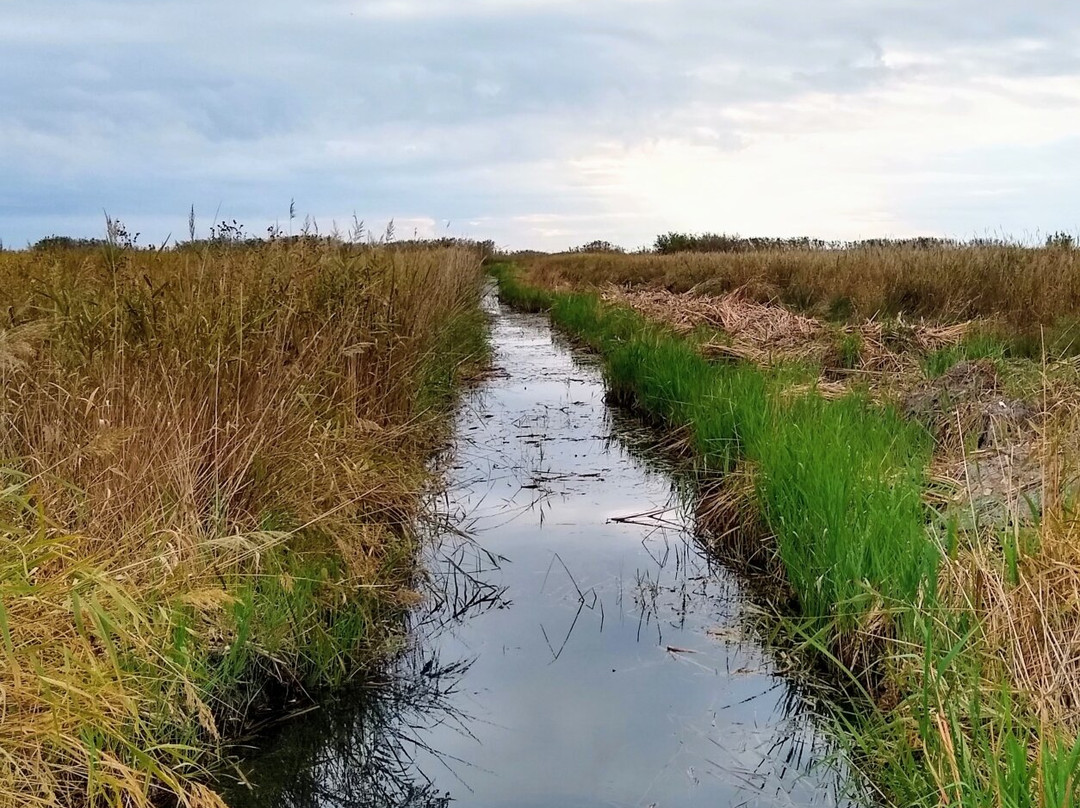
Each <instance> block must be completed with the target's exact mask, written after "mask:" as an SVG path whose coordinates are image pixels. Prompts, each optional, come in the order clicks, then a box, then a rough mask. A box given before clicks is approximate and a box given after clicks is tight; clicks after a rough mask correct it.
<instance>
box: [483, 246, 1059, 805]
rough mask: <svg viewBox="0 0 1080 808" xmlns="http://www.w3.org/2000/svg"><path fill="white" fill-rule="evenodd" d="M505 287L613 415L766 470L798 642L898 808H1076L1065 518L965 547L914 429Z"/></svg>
mask: <svg viewBox="0 0 1080 808" xmlns="http://www.w3.org/2000/svg"><path fill="white" fill-rule="evenodd" d="M497 275H498V276H499V278H500V289H501V294H502V295H503V296H504V298H505V299H507V300H508V301H509V302H511V303H515V302H517V301H518V300H524V301H525V302H526V304H527V305H529V306H531V307H536V306H540V305H546V306H547V307H548V308H549V309H550V312H551V317H552V319H553V321H554V322H555V323H556V324H557V325H559V326H560V327H561V328H563V329H565V330H567V331H569V332H570V333H571V334H573V335H575V336H576V337H578V338H580V339H582V340H583V341H585V342H586V343H587V344H589V345H590V346H591V347H592V348H593V349H595V350H598V351H599V352H601V353H602V354H603V356H604V359H605V368H606V373H607V378H608V382H609V386H610V390H611V393H612V395H613V397H615V398H616V399H617V400H618V401H620V402H622V403H624V404H627V405H630V406H632V407H634V408H636V409H638V410H639V411H640V412H642V413H644V414H645V415H647V416H648V417H650V418H653V419H655V420H657V421H659V422H660V423H661V424H663V425H665V426H667V427H668V428H670V429H672V430H675V431H677V432H679V433H680V434H684V435H686V436H688V440H689V445H690V447H691V448H692V449H693V450H694V453H695V456H696V457H697V458H698V461H699V462H700V463H701V464H702V465H703V466H704V467H705V469H706V470H708V471H719V472H732V471H734V470H736V468H739V469H743V468H746V467H749V468H752V469H753V476H752V480H753V498H754V501H755V504H756V511H757V514H756V516H755V518H759V519H761V520H762V521H763V522H764V527H765V528H766V535H769V536H771V537H772V541H773V543H774V544H773V548H774V550H775V553H776V554H777V556H778V557H779V562H780V563H779V569H780V570H781V571H782V573H783V575H784V577H785V579H786V580H785V584H786V586H789V587H790V589H791V590H792V591H793V592H794V594H795V596H796V598H797V601H798V617H797V619H795V620H794V621H793V623H792V628H791V631H792V632H794V633H795V634H796V635H797V636H799V637H801V638H802V642H803V643H804V645H805V647H806V648H808V649H809V650H811V651H812V652H813V653H814V654H815V655H817V656H819V657H820V658H822V659H825V660H828V661H829V664H830V666H831V667H832V669H833V670H834V671H835V672H838V673H840V674H841V676H842V678H843V679H844V680H845V681H848V682H849V683H854V684H856V685H857V686H856V687H855V691H857V692H859V693H861V694H862V696H863V697H864V698H865V702H864V704H863V708H864V709H863V710H861V711H859V712H858V713H857V714H855V715H852V714H851V713H850V712H849V711H838V712H837V713H836V721H835V727H836V729H837V733H838V736H839V737H840V738H841V740H842V741H843V742H844V744H845V746H846V747H847V750H848V753H849V755H850V757H851V759H852V760H853V761H854V762H855V763H856V764H857V765H858V766H859V767H860V768H862V769H863V771H865V772H866V773H868V775H869V776H870V778H871V780H872V782H873V783H874V784H875V785H876V786H877V788H878V789H880V793H881V796H882V798H883V799H884V800H886V801H888V802H890V803H891V804H895V805H898V806H926V807H927V808H930V806H955V807H956V808H976V807H978V808H990V807H991V806H995V808H1001V806H1010V807H1013V806H1014V807H1015V808H1020V806H1029V805H1030V806H1055V807H1056V808H1061V807H1062V806H1072V805H1076V804H1078V802H1080V800H1078V798H1077V789H1078V787H1080V740H1077V738H1078V733H1077V729H1080V719H1078V718H1077V713H1076V703H1077V702H1076V697H1075V692H1076V691H1075V688H1076V683H1077V682H1078V681H1080V677H1078V676H1077V675H1076V673H1075V670H1076V668H1075V665H1074V663H1073V659H1074V658H1075V648H1076V646H1075V638H1076V636H1077V635H1076V621H1075V603H1076V602H1077V600H1076V598H1077V597H1080V595H1078V592H1080V574H1078V571H1080V566H1078V563H1077V557H1076V550H1075V548H1076V547H1077V546H1080V545H1077V543H1076V540H1075V539H1076V537H1075V530H1076V525H1077V521H1076V520H1075V519H1074V518H1073V517H1072V513H1074V511H1073V509H1072V508H1071V506H1070V505H1068V504H1067V503H1063V502H1060V501H1058V502H1056V503H1048V504H1047V507H1046V508H1045V509H1044V514H1043V520H1042V521H1041V522H1040V523H1039V524H1038V525H1037V526H1036V527H1035V528H1032V529H1027V530H1026V531H1020V530H1019V529H1018V528H1017V527H1016V526H1009V527H1008V529H1006V530H1001V531H998V532H991V533H990V534H987V533H985V532H975V531H969V532H961V530H960V529H959V527H958V525H957V522H956V521H955V520H950V519H946V518H943V517H942V516H941V515H938V514H936V513H934V512H932V511H931V510H929V508H928V507H926V506H924V504H923V502H922V496H923V492H924V489H925V487H926V485H927V467H928V464H929V463H930V461H931V456H932V453H933V451H934V442H933V439H932V437H931V436H930V435H929V434H928V433H927V431H926V430H925V429H924V428H923V427H921V426H920V425H918V424H915V423H912V422H908V421H906V420H904V419H903V418H901V417H900V416H899V415H898V414H897V413H896V412H894V411H892V410H891V409H888V408H887V407H883V406H880V405H878V404H874V403H872V402H871V401H869V400H867V399H865V398H863V397H861V396H859V395H855V394H849V395H847V396H845V397H843V398H840V399H837V400H825V399H823V398H822V397H820V396H818V395H817V394H815V393H812V392H810V393H807V392H800V391H799V390H797V389H793V388H792V384H791V378H792V376H795V377H797V376H798V373H797V372H795V373H792V372H791V371H790V370H789V369H784V368H779V369H777V368H771V369H770V368H760V367H757V366H754V365H751V364H747V363H739V364H731V363H723V364H714V363H710V362H709V361H708V360H706V359H705V358H704V357H703V356H702V355H701V353H700V351H699V350H698V346H697V345H696V344H695V339H696V337H695V336H694V335H690V336H677V335H675V334H674V333H673V332H672V331H670V330H668V329H667V328H665V327H664V326H662V325H659V324H657V323H654V322H650V321H648V320H646V319H644V318H642V317H641V316H639V315H637V314H636V313H634V312H631V311H629V310H627V309H622V308H618V307H615V306H611V305H605V304H603V303H601V302H600V300H599V298H598V297H597V295H596V294H595V293H593V292H588V291H576V292H575V291H567V290H566V289H565V288H564V289H563V290H561V291H552V290H551V289H550V288H544V287H536V288H531V287H530V286H529V284H528V283H524V282H523V281H522V280H521V279H520V277H518V276H516V275H515V273H514V271H513V269H511V268H508V267H502V268H500V269H498V270H497ZM605 280H606V278H605ZM582 285H583V286H585V287H586V288H587V286H588V284H587V283H584V281H583V282H582ZM706 338H707V335H706ZM965 349H966V350H969V351H971V352H973V353H977V352H984V353H985V352H989V351H996V350H997V349H998V346H997V344H996V343H993V342H987V343H986V344H985V345H984V344H981V343H972V344H971V345H967V346H965ZM946 359H947V357H945V358H942V359H941V360H940V361H941V362H944V361H945V360H946ZM1073 434H1074V433H1073ZM1052 490H1053V489H1052V488H1048V489H1047V491H1052ZM1047 496H1050V494H1047ZM1051 542H1053V543H1055V544H1056V545H1064V547H1065V548H1066V549H1062V547H1060V546H1059V547H1058V548H1057V549H1056V550H1053V551H1052V552H1050V551H1049V547H1048V545H1049V544H1050V543H1051ZM998 545H999V546H1000V548H1002V549H1001V550H998V549H995V546H998ZM1010 547H1011V548H1012V550H1011V552H1009V551H1008V549H1007V548H1010ZM1039 547H1041V550H1042V552H1038V551H1037V550H1036V548H1039ZM1068 548H1071V549H1068ZM1066 603H1068V604H1071V605H1066Z"/></svg>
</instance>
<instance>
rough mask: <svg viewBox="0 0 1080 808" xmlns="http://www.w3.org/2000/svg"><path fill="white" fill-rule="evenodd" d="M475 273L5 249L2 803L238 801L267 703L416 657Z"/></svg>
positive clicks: (446, 260)
mask: <svg viewBox="0 0 1080 808" xmlns="http://www.w3.org/2000/svg"><path fill="white" fill-rule="evenodd" d="M480 276H481V275H480V256H479V255H478V254H475V253H473V252H470V251H468V250H465V249H443V250H437V251H431V250H425V251H404V250H398V249H395V248H393V247H391V246H383V247H374V246H355V245H350V244H344V243H337V242H333V241H329V240H316V239H294V240H290V241H288V242H284V241H283V242H279V243H276V244H265V245H229V244H223V245H213V244H203V245H201V246H191V247H187V248H178V249H174V250H171V251H165V252H158V251H144V250H134V249H122V248H120V247H119V246H118V245H116V244H108V245H106V246H104V247H103V248H95V249H66V250H56V249H45V250H38V251H33V252H19V253H11V252H4V253H0V658H2V664H0V805H12V806H14V805H20V806H22V805H27V806H40V807H41V808H57V807H59V806H96V805H113V806H125V808H127V807H129V806H130V807H134V806H152V805H163V804H179V805H186V806H193V807H197V808H208V807H209V806H220V805H222V804H223V803H221V801H220V798H219V797H217V795H216V793H215V792H214V790H213V789H212V783H211V780H210V777H211V775H212V774H213V773H216V772H221V771H222V768H223V766H224V764H225V763H226V758H227V755H226V753H225V751H224V749H225V747H224V742H225V741H226V740H227V739H228V738H230V737H233V736H235V735H236V734H237V733H238V732H240V731H242V730H243V729H244V728H245V727H246V726H248V725H249V723H250V721H251V719H252V717H253V716H255V717H257V716H258V715H259V713H258V711H259V709H260V708H267V707H273V706H275V705H280V704H281V703H283V702H284V700H285V699H286V698H290V697H295V696H296V695H298V694H301V695H302V694H305V693H307V692H311V691H313V690H315V689H318V688H322V687H327V686H332V685H335V684H338V683H340V682H341V681H343V680H345V679H346V678H348V677H350V676H353V675H355V674H356V673H357V672H358V671H361V670H363V669H364V668H365V666H368V665H370V664H372V662H373V661H374V660H376V659H377V658H378V657H379V656H380V655H381V654H384V653H386V652H387V651H388V650H390V649H391V648H392V647H393V643H394V637H395V632H396V631H397V629H396V628H395V627H396V625H397V624H398V622H399V618H400V615H401V612H402V609H403V607H404V606H406V605H407V604H409V603H410V602H411V600H412V598H414V597H415V596H414V595H413V594H412V592H411V589H410V586H411V584H412V581H413V559H414V547H413V542H412V539H411V536H410V532H409V525H410V520H411V517H412V514H413V511H414V509H415V507H416V502H417V493H418V490H419V488H420V487H421V486H422V484H423V481H424V474H425V467H424V463H425V459H426V457H427V456H428V454H429V453H430V451H431V449H432V447H433V446H434V444H435V442H436V441H437V440H438V438H439V429H440V423H441V422H440V419H439V417H438V415H439V413H440V411H441V410H442V409H444V408H445V404H446V402H447V398H448V395H449V392H450V389H451V385H452V384H453V382H454V380H455V378H456V377H457V376H458V375H459V374H460V371H461V368H462V367H464V366H466V365H467V363H468V362H469V361H471V360H475V359H476V358H477V357H478V356H479V355H480V354H481V352H482V351H483V321H482V318H481V316H480V313H479V308H478V305H477V303H478V296H479V287H480Z"/></svg>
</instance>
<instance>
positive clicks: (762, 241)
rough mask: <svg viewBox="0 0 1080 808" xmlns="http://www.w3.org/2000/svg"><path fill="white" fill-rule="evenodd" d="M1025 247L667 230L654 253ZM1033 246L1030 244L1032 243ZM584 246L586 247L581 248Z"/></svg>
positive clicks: (1053, 241) (1060, 236)
mask: <svg viewBox="0 0 1080 808" xmlns="http://www.w3.org/2000/svg"><path fill="white" fill-rule="evenodd" d="M1015 246H1024V245H1021V244H1019V243H1018V242H1014V241H1010V240H1009V239H1004V238H973V239H968V240H959V239H952V238H936V237H932V236H919V237H917V238H868V239H858V240H853V241H840V240H834V241H827V240H824V239H817V238H809V237H806V236H801V237H796V238H768V237H764V238H763V237H750V238H748V237H745V236H740V235H738V234H730V235H729V234H727V233H676V232H670V233H664V234H662V235H659V236H657V237H656V241H655V242H654V243H653V252H656V253H659V254H660V255H671V254H673V253H687V252H694V253H749V252H764V251H770V252H775V251H783V250H791V251H795V250H799V251H805V250H858V249H908V250H949V249H961V248H971V247H1015ZM1029 246H1030V245H1029ZM1045 246H1046V247H1048V248H1051V249H1066V250H1071V249H1075V248H1076V239H1075V237H1074V236H1072V235H1070V234H1069V233H1065V232H1056V233H1053V234H1051V235H1050V236H1048V237H1047V238H1046V242H1045ZM581 249H584V248H581Z"/></svg>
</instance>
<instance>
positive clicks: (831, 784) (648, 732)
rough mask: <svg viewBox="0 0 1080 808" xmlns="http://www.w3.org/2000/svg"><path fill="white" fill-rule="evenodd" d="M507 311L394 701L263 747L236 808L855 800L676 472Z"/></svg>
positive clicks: (575, 358)
mask: <svg viewBox="0 0 1080 808" xmlns="http://www.w3.org/2000/svg"><path fill="white" fill-rule="evenodd" d="M489 305H490V306H491V309H492V313H493V315H494V320H493V342H494V345H495V346H496V356H495V366H496V371H495V373H493V374H492V376H491V378H490V379H488V380H487V381H485V382H484V383H483V384H481V385H480V386H479V387H478V388H477V389H476V390H475V391H473V392H471V393H470V394H469V395H468V396H467V399H466V401H465V402H464V404H463V406H462V407H461V409H460V412H459V414H458V417H457V424H456V443H455V448H454V450H453V453H452V455H451V458H450V466H451V468H450V471H449V473H448V475H447V476H448V486H447V489H446V491H445V492H444V493H443V494H442V495H441V496H440V497H439V498H437V500H436V501H434V502H433V505H432V513H433V516H432V519H433V522H435V523H437V525H438V528H437V529H433V532H435V533H437V534H438V535H437V536H436V541H433V542H432V549H431V550H430V556H431V557H430V559H429V561H428V565H429V569H430V570H431V573H432V576H431V577H432V583H431V588H432V595H431V597H430V598H429V601H428V603H427V604H425V606H423V607H421V609H420V610H418V611H417V613H416V614H415V615H414V616H413V622H414V631H413V637H414V640H413V644H412V646H411V647H410V649H409V650H408V651H407V652H406V653H405V654H403V656H402V659H401V661H400V662H399V663H398V665H397V669H396V670H395V671H394V676H393V677H391V679H390V681H388V682H387V683H386V684H385V685H383V686H380V687H371V688H367V689H365V690H361V691H359V692H356V693H354V694H352V695H351V696H350V697H349V698H347V699H344V700H343V701H342V702H340V703H337V704H332V705H329V706H327V707H325V708H324V709H322V710H319V711H317V712H313V713H310V714H308V715H307V716H304V717H302V718H299V719H297V720H294V721H291V722H289V723H288V724H286V725H284V726H283V727H282V728H280V729H279V730H278V731H277V732H276V733H274V734H271V735H269V736H267V737H266V738H263V739H261V740H260V741H259V742H258V743H257V746H258V748H257V749H254V750H252V753H251V755H250V756H249V757H248V759H247V760H246V761H245V764H244V768H245V771H246V773H247V775H248V777H249V779H250V781H251V784H252V790H246V789H239V790H237V791H236V792H235V793H233V794H231V795H229V798H230V802H231V803H232V804H233V805H235V806H237V808H240V807H241V806H249V805H252V806H254V805H258V806H271V807H273V806H294V807H295V808H316V806H335V807H336V806H369V805H370V806H377V807H378V808H382V806H442V805H447V804H451V803H457V804H460V805H464V806H483V807H484V808H496V806H499V807H502V806H522V807H524V806H530V808H531V807H532V806H536V807H537V808H539V806H545V807H546V806H565V807H566V808H576V807H577V806H582V807H584V806H589V807H590V808H592V806H657V808H669V807H670V808H674V807H675V806H706V805H707V806H739V805H747V806H789V805H825V806H835V805H838V804H839V802H840V801H839V799H838V797H837V793H836V792H837V782H838V775H837V774H836V768H837V767H836V766H835V765H832V764H829V763H828V762H826V763H822V761H828V760H830V757H831V756H830V754H829V753H830V750H829V747H828V745H827V744H826V743H825V741H824V740H823V739H822V738H821V737H820V736H819V735H818V734H817V733H816V731H815V729H814V724H813V721H812V720H811V719H810V718H809V716H808V715H807V711H806V710H805V709H804V706H803V703H802V700H801V699H800V697H799V696H798V695H797V694H796V693H795V692H794V690H793V687H792V686H791V685H790V684H789V683H788V682H787V681H785V679H783V678H782V677H780V676H778V675H776V674H775V673H774V671H773V669H772V666H771V664H770V660H769V657H768V654H767V653H766V652H764V651H763V650H762V649H761V648H760V647H759V646H758V645H756V644H755V643H754V642H753V641H752V640H750V639H743V638H742V632H741V631H740V626H741V625H742V623H743V622H744V621H743V620H741V619H740V617H741V610H742V608H743V604H744V600H743V597H744V595H743V593H742V592H741V590H740V586H739V584H738V583H737V581H736V580H735V579H734V577H733V576H731V575H730V574H728V573H727V572H725V570H724V569H723V567H721V566H719V565H718V564H716V563H715V562H711V561H710V560H709V559H708V558H706V557H705V556H703V554H702V553H701V551H700V549H699V546H698V544H697V543H696V542H695V540H694V536H693V525H692V522H693V520H692V515H690V514H688V513H687V512H686V511H685V509H684V508H683V507H682V506H681V505H680V499H679V496H678V493H677V489H678V485H677V484H676V482H675V480H677V475H672V474H671V473H669V472H668V471H666V470H665V469H664V468H663V464H662V462H661V461H660V460H659V459H658V458H657V457H656V456H650V453H649V452H648V451H647V450H644V449H642V448H641V443H642V442H641V440H640V439H637V440H635V438H634V434H633V429H632V428H631V429H628V428H627V424H626V422H625V419H623V418H622V417H621V416H619V415H617V414H614V413H612V411H611V410H609V409H608V407H607V406H606V405H605V403H604V386H603V380H602V376H601V373H600V371H599V369H598V368H597V367H596V366H595V365H594V364H593V363H592V362H591V361H590V360H589V358H588V357H583V356H582V355H580V354H578V353H576V352H574V351H572V350H571V349H570V348H569V347H567V346H566V345H565V344H563V343H562V342H561V341H560V340H559V339H558V338H557V337H556V336H554V335H553V333H552V331H551V328H550V327H549V325H548V323H547V321H546V319H544V318H541V317H537V316H533V315H522V314H517V313H514V312H511V311H508V310H503V309H502V308H500V307H499V306H498V304H496V303H495V302H494V301H492V302H490V304H489Z"/></svg>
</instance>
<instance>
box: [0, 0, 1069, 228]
mask: <svg viewBox="0 0 1080 808" xmlns="http://www.w3.org/2000/svg"><path fill="white" fill-rule="evenodd" d="M0 75H2V76H3V77H4V81H3V85H2V89H0V172H2V174H0V176H2V179H0V238H2V239H3V240H4V243H5V244H6V245H9V246H21V245H24V244H26V243H27V242H28V241H32V240H36V239H37V238H39V237H41V236H43V235H48V234H51V233H64V234H79V235H98V234H100V233H101V232H102V231H103V228H104V222H103V220H104V215H103V211H104V210H107V211H108V212H109V213H110V214H112V215H113V216H116V217H119V218H120V219H122V220H123V221H124V222H125V223H126V224H127V225H128V227H129V229H131V230H140V231H142V232H143V233H144V234H145V235H144V237H143V240H145V239H146V238H148V237H149V238H152V239H156V240H160V239H162V238H164V237H165V236H166V235H167V234H169V233H170V232H171V233H172V234H173V235H174V236H182V237H186V234H187V212H188V209H189V207H190V206H191V205H192V204H194V206H195V210H196V215H197V217H198V221H199V229H200V232H201V233H202V234H205V231H206V229H207V228H209V226H210V224H211V223H212V221H211V220H212V219H213V218H214V216H215V214H216V216H217V218H218V219H221V218H227V219H230V220H231V219H233V218H236V219H238V220H240V221H241V222H243V223H244V224H245V225H246V228H247V230H248V231H250V232H260V231H263V230H264V229H265V228H266V226H267V225H268V224H271V223H273V222H274V221H275V220H276V221H279V222H281V223H282V224H283V226H285V227H286V229H287V227H288V210H289V202H290V200H291V199H295V200H296V208H297V211H298V212H299V214H300V215H301V216H302V215H303V214H312V215H313V216H315V217H316V219H317V220H318V222H319V225H320V227H321V228H322V229H324V230H325V229H327V228H329V227H330V226H331V223H332V221H334V220H336V221H337V222H338V223H339V225H340V226H342V227H344V226H345V224H346V222H347V221H348V220H349V219H350V218H351V216H352V214H353V213H354V212H355V213H356V215H357V216H358V217H360V218H361V219H364V220H365V221H366V222H367V223H368V224H369V225H371V226H372V227H375V228H381V227H383V226H384V225H385V222H386V220H387V219H389V218H391V217H394V218H395V219H396V221H397V233H398V235H399V236H404V235H412V234H413V232H414V231H415V232H417V233H418V234H420V235H436V234H442V233H449V234H452V235H459V236H475V237H479V238H494V239H495V240H496V241H497V242H498V243H499V244H500V245H503V246H512V247H538V248H548V249H558V248H564V247H568V246H573V245H577V244H580V243H582V242H585V241H589V240H592V239H607V240H610V241H614V242H618V243H621V244H623V245H626V246H630V247H634V246H639V245H642V244H645V243H649V242H651V241H652V239H653V237H654V236H655V235H656V234H657V233H658V232H661V231H666V230H669V229H679V230H695V231H697V230H716V231H727V232H736V231H737V232H740V233H742V234H744V235H797V234H798V235H801V234H806V235H813V236H821V237H827V238H834V237H836V238H848V237H860V236H877V235H894V236H900V235H912V234H948V235H955V236H970V235H986V234H991V233H998V234H1011V235H1014V236H1020V237H1024V236H1027V237H1031V236H1033V235H1036V234H1038V233H1046V232H1048V231H1054V230H1058V229H1065V230H1068V231H1070V232H1073V231H1076V230H1078V229H1080V3H1075V2H1072V0H1026V2H1019V0H948V2H945V3H943V2H938V1H937V0H892V1H891V2H878V1H876V0H814V1H813V2H808V0H573V1H571V0H544V2H540V1H539V0H354V1H352V2H347V1H346V0H322V1H320V0H308V1H307V2H292V3H283V2H277V0H260V1H259V2H255V1H254V0H232V2H228V3H222V2H203V1H202V0H194V1H193V0H186V1H185V2H171V1H169V0H155V2H134V0H131V1H130V2H125V1H123V0H112V1H111V2H95V0H49V1H48V2H41V1H40V0H37V1H36V2H28V0H14V2H12V0H8V1H7V2H5V3H3V5H2V17H0ZM293 226H294V227H296V223H294V225H293Z"/></svg>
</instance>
